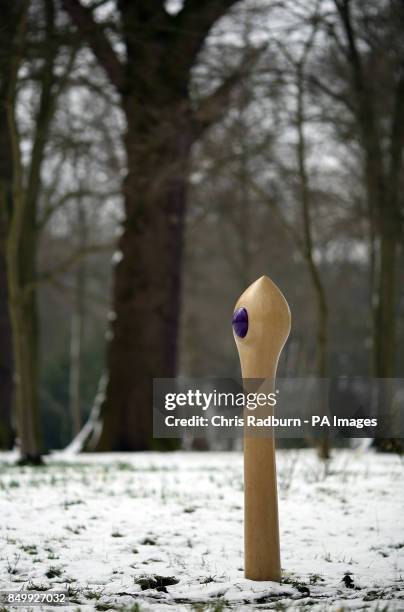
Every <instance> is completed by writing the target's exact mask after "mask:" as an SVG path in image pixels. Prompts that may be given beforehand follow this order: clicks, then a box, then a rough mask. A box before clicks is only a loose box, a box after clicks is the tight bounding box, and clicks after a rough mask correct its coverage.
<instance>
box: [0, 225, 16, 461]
mask: <svg viewBox="0 0 404 612" xmlns="http://www.w3.org/2000/svg"><path fill="white" fill-rule="evenodd" d="M4 250H5V244H4V228H3V224H2V223H1V225H0V346H1V350H0V448H1V449H10V448H12V445H13V442H14V433H13V426H12V403H13V352H12V342H11V322H10V316H9V312H8V290H7V270H6V262H5V253H4Z"/></svg>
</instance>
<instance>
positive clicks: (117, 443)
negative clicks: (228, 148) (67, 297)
mask: <svg viewBox="0 0 404 612" xmlns="http://www.w3.org/2000/svg"><path fill="white" fill-rule="evenodd" d="M187 109H188V107H187V102H186V101H184V100H181V99H180V100H175V101H174V102H170V103H169V104H168V105H166V107H165V110H164V109H162V108H161V107H159V108H157V109H156V110H155V112H153V110H152V109H150V107H149V108H148V109H147V111H146V110H145V111H144V112H143V114H142V113H141V111H140V109H139V108H138V107H137V105H136V104H135V103H134V100H133V99H129V100H127V101H126V103H125V110H126V114H127V120H128V131H127V135H126V141H125V143H126V152H127V158H128V168H129V171H128V175H127V178H126V180H125V185H124V197H125V213H126V218H125V223H124V230H123V234H122V236H121V239H120V241H119V249H120V253H119V261H118V262H117V263H116V268H115V275H114V276H115V278H114V289H113V291H114V294H113V308H114V321H113V323H112V330H111V333H112V337H111V339H110V343H109V348H108V370H109V380H108V384H107V390H106V397H105V400H104V402H103V405H102V408H101V420H102V433H101V436H100V438H99V440H98V443H97V444H96V450H132V451H133V450H147V449H150V448H153V446H155V444H156V442H154V443H153V427H152V408H151V407H152V393H153V378H158V377H174V376H175V374H176V361H177V330H178V321H179V310H180V291H181V261H182V249H183V228H184V214H185V202H186V190H187V177H188V166H189V156H190V148H191V143H192V133H191V122H190V120H189V115H188V110H187ZM146 112H147V116H145V114H146ZM134 380H136V384H134Z"/></svg>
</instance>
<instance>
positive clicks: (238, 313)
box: [232, 308, 248, 338]
mask: <svg viewBox="0 0 404 612" xmlns="http://www.w3.org/2000/svg"><path fill="white" fill-rule="evenodd" d="M232 325H233V329H234V333H235V334H236V336H238V337H239V338H245V337H246V335H247V332H248V312H247V310H246V308H237V310H235V311H234V313H233V321H232Z"/></svg>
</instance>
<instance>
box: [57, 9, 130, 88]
mask: <svg viewBox="0 0 404 612" xmlns="http://www.w3.org/2000/svg"><path fill="white" fill-rule="evenodd" d="M62 5H63V8H64V9H65V11H66V12H67V13H68V14H69V15H70V18H71V19H72V21H73V23H74V24H75V26H76V27H77V29H78V30H79V31H80V32H81V34H82V36H83V38H84V40H85V41H86V42H87V44H88V45H89V46H90V48H91V50H92V51H93V53H94V55H95V57H96V58H97V60H98V61H99V63H100V65H101V66H102V67H103V68H104V70H105V72H106V73H107V76H108V78H109V80H110V81H111V83H112V84H113V85H114V86H115V87H116V89H117V90H118V91H120V90H121V89H122V87H123V83H124V69H123V66H122V64H121V62H120V60H119V58H118V56H117V55H116V53H115V51H114V49H113V47H112V45H111V43H110V41H109V40H108V37H107V36H106V35H105V32H104V31H103V29H102V26H101V25H100V24H98V23H97V22H96V21H95V19H94V16H93V14H92V11H91V9H89V8H87V7H85V6H83V5H82V4H81V2H80V1H79V0H62Z"/></svg>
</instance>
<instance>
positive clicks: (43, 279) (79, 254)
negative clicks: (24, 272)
mask: <svg viewBox="0 0 404 612" xmlns="http://www.w3.org/2000/svg"><path fill="white" fill-rule="evenodd" d="M115 247H116V243H115V242H106V243H104V244H91V245H88V246H86V247H83V248H81V249H77V251H74V253H71V255H70V256H69V257H67V258H66V259H65V260H64V261H62V262H61V263H60V264H59V265H58V266H55V267H54V268H51V269H50V270H45V271H44V272H42V273H41V274H39V275H38V277H37V279H36V281H35V282H33V283H29V284H27V285H26V286H25V287H24V290H25V291H26V292H27V293H28V292H30V291H32V290H33V289H35V288H36V287H37V286H38V285H39V284H42V283H47V282H53V281H54V279H55V278H57V277H58V276H59V275H60V274H63V273H64V272H67V271H68V270H69V269H70V268H72V267H73V266H74V265H75V264H77V263H78V262H79V261H80V260H81V259H83V257H88V255H95V254H97V253H105V252H108V251H112V250H113V249H114V248H115Z"/></svg>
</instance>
